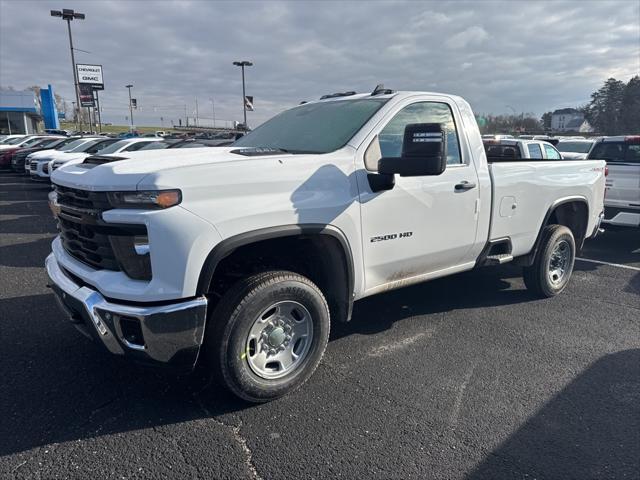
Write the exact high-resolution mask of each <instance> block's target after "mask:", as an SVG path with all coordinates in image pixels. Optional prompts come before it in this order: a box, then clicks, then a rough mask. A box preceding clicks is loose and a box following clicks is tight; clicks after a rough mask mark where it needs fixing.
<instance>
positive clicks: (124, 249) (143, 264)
mask: <svg viewBox="0 0 640 480" xmlns="http://www.w3.org/2000/svg"><path fill="white" fill-rule="evenodd" d="M109 241H110V242H111V247H112V248H113V253H114V254H115V256H116V260H117V261H118V264H119V265H120V268H122V270H123V271H124V273H126V274H127V275H128V276H129V277H131V278H133V279H134V280H151V255H150V254H149V240H148V238H147V236H146V235H135V236H134V235H109Z"/></svg>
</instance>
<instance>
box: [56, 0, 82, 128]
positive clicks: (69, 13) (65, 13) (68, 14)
mask: <svg viewBox="0 0 640 480" xmlns="http://www.w3.org/2000/svg"><path fill="white" fill-rule="evenodd" d="M51 16H52V17H59V18H62V19H63V20H66V21H67V31H68V32H69V48H70V49H71V68H73V86H74V89H75V91H76V102H77V103H76V105H77V106H78V110H80V93H79V92H78V72H77V71H76V59H75V56H74V54H73V36H72V35H71V20H74V19H76V20H84V19H85V14H84V13H78V12H75V11H73V10H70V9H66V8H65V9H63V10H62V11H60V10H51ZM77 118H78V119H79V126H78V128H79V129H80V130H82V119H81V116H80V115H78V116H77Z"/></svg>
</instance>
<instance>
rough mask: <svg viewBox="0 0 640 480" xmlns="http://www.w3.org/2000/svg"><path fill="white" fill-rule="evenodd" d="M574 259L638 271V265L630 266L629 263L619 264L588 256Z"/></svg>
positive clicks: (639, 270)
mask: <svg viewBox="0 0 640 480" xmlns="http://www.w3.org/2000/svg"><path fill="white" fill-rule="evenodd" d="M576 260H582V261H583V262H590V263H597V264H600V265H609V266H610V267H618V268H626V269H627V270H635V271H636V272H640V268H639V267H632V266H631V265H621V264H619V263H609V262H602V261H600V260H591V259H590V258H576Z"/></svg>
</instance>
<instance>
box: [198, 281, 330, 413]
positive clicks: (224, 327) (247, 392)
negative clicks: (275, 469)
mask: <svg viewBox="0 0 640 480" xmlns="http://www.w3.org/2000/svg"><path fill="white" fill-rule="evenodd" d="M282 301H295V302H298V303H300V304H301V305H303V306H304V307H305V308H306V309H307V310H308V312H309V313H310V314H311V324H312V329H313V336H312V340H311V342H310V343H311V345H310V347H309V349H308V353H307V354H306V356H305V357H304V359H302V360H301V363H300V364H299V365H298V366H297V367H296V368H295V369H294V370H293V371H291V372H290V373H289V374H287V375H286V376H284V377H282V378H277V379H265V378H262V377H260V376H258V375H256V373H254V371H253V370H252V369H251V367H250V365H249V362H248V357H247V355H246V351H247V348H246V342H247V335H248V332H249V329H250V328H251V327H252V325H253V324H254V322H255V320H256V319H257V318H258V316H260V315H261V312H263V311H264V310H265V309H267V308H269V307H270V306H271V305H273V304H274V303H277V302H282ZM329 328H330V318H329V307H328V305H327V302H326V300H325V298H324V295H323V294H322V292H321V291H320V289H319V288H318V287H317V286H316V285H315V284H314V283H313V282H312V281H311V280H309V279H308V278H306V277H303V276H302V275H299V274H297V273H293V272H287V271H270V272H265V273H260V274H257V275H253V276H250V277H247V278H244V279H242V280H240V281H239V282H238V283H236V284H235V285H234V286H232V287H231V288H230V289H229V290H228V291H227V293H226V294H225V295H224V296H223V297H222V299H221V300H220V302H219V303H218V305H217V307H216V308H215V310H214V311H213V312H212V313H211V314H210V315H209V318H208V321H207V329H206V330H207V331H206V335H205V345H204V353H205V355H204V356H205V361H206V362H207V364H208V367H209V368H211V369H212V370H213V372H214V374H215V375H216V376H217V378H218V379H219V381H220V382H221V383H222V384H223V385H224V386H225V387H227V388H228V389H229V390H230V391H231V392H232V393H234V394H235V395H237V396H238V397H240V398H242V399H244V400H247V401H249V402H254V403H261V402H268V401H270V400H274V399H276V398H279V397H282V396H284V395H286V394H288V393H290V392H292V391H293V390H295V389H297V388H298V387H300V386H301V385H302V384H303V383H304V382H306V381H307V380H308V379H309V378H310V377H311V375H312V374H313V372H314V371H315V369H316V368H317V367H318V365H319V363H320V360H321V359H322V356H323V354H324V351H325V349H326V347H327V342H328V340H329Z"/></svg>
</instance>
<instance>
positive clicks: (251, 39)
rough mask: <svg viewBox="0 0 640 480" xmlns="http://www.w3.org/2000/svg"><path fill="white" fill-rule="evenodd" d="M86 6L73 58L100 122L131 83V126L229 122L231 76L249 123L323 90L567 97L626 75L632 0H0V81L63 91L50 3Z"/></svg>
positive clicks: (539, 106) (635, 33) (472, 97)
mask: <svg viewBox="0 0 640 480" xmlns="http://www.w3.org/2000/svg"><path fill="white" fill-rule="evenodd" d="M60 8H74V9H77V10H80V11H82V12H84V13H86V15H87V19H86V20H85V21H74V23H73V25H72V27H73V32H74V40H75V43H76V46H77V48H80V49H83V50H87V51H90V52H91V54H85V53H82V52H79V53H78V54H77V61H78V62H84V63H100V64H102V65H103V66H104V71H105V82H106V90H105V91H104V92H103V93H102V95H101V100H102V102H103V105H104V107H105V119H106V120H108V121H112V122H114V123H120V124H122V123H124V116H125V115H126V114H127V92H126V89H125V88H124V85H126V84H127V83H133V84H134V85H135V88H134V96H136V97H137V98H138V101H139V104H140V110H139V111H138V112H136V113H135V114H134V115H135V117H136V120H137V123H138V124H159V123H160V116H163V117H164V118H165V120H166V121H170V120H174V121H177V118H178V117H179V116H184V112H185V105H186V109H187V112H188V114H189V115H190V116H192V115H193V111H194V104H195V98H196V97H197V98H198V104H199V112H200V115H201V116H203V117H211V116H212V114H211V102H210V100H209V99H210V98H213V99H214V100H215V106H216V117H217V118H218V119H240V117H241V108H242V104H241V94H240V88H241V84H240V72H239V69H238V68H237V67H234V66H232V64H231V62H232V61H233V60H239V59H248V60H252V61H253V62H254V64H255V65H254V66H253V67H251V68H250V69H248V71H247V93H248V94H252V95H254V96H255V104H256V111H255V112H252V113H250V114H249V121H250V124H253V125H255V124H257V123H259V122H262V121H264V120H265V119H267V118H269V117H270V116H272V115H273V114H275V113H277V112H278V111H280V110H282V109H283V108H286V107H289V106H292V105H295V104H297V103H299V102H300V101H301V100H305V99H312V98H317V97H319V96H320V95H322V94H324V93H329V92H334V91H342V90H352V89H353V90H359V91H369V90H371V89H373V87H374V86H375V85H376V84H377V83H380V82H383V83H385V85H386V86H388V87H391V88H394V89H415V90H430V91H444V92H450V93H456V94H459V95H462V96H464V97H465V98H467V99H468V100H469V101H470V102H471V104H472V106H473V107H474V109H475V110H476V111H478V112H494V113H499V112H505V111H506V110H507V109H506V105H512V106H514V108H516V109H517V110H521V111H532V112H535V113H542V112H544V111H546V110H549V109H553V108H557V107H563V106H574V105H577V104H580V103H584V102H586V101H587V100H588V98H589V94H590V93H591V92H592V91H593V90H595V89H596V88H598V86H599V85H600V84H601V83H602V82H603V81H604V80H605V79H606V78H607V77H609V76H615V77H617V78H620V79H624V80H627V79H628V78H629V77H631V76H632V75H635V74H638V73H640V3H639V2H634V1H619V2H596V1H568V2H560V1H552V2H461V1H455V2H454V1H452V2H418V1H407V2H376V1H374V2H229V3H225V2H208V1H203V0H199V1H179V2H178V1H175V2H174V1H146V0H138V1H126V2H125V1H107V0H104V1H102V0H94V1H84V2H80V1H77V0H76V1H70V0H55V1H38V2H35V1H18V0H0V84H1V85H3V86H9V85H11V86H14V87H16V88H21V87H26V86H29V85H33V84H40V85H46V84H47V83H51V84H52V85H53V86H54V88H55V89H56V90H57V91H58V93H60V94H61V95H63V96H64V97H65V98H66V99H68V101H71V99H72V97H73V86H72V76H71V65H70V63H71V62H70V59H69V49H68V41H67V35H66V28H65V25H64V24H63V22H62V21H60V20H59V19H56V18H52V17H50V16H49V10H50V9H60Z"/></svg>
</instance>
